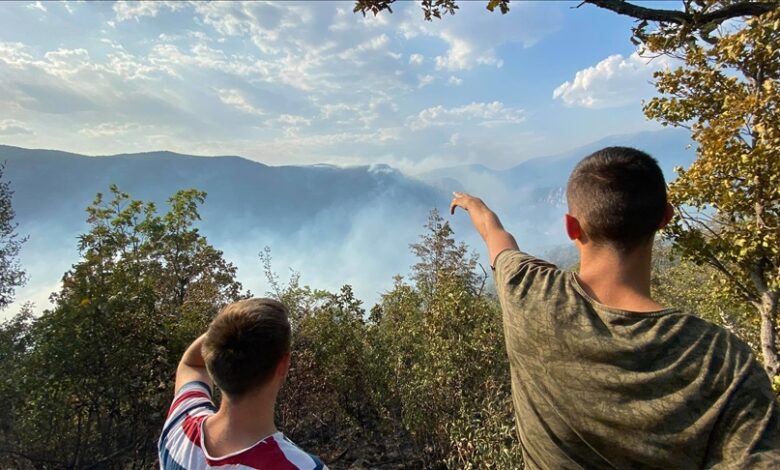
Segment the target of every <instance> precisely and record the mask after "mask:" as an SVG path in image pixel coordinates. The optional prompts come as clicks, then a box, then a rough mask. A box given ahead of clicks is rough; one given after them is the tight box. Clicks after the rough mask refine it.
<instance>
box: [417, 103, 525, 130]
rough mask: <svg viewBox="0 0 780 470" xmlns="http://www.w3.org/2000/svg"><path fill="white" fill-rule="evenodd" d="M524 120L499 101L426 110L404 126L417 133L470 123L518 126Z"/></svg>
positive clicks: (519, 113)
mask: <svg viewBox="0 0 780 470" xmlns="http://www.w3.org/2000/svg"><path fill="white" fill-rule="evenodd" d="M524 120H525V113H524V111H523V110H522V109H519V108H512V107H507V106H504V103H502V102H500V101H493V102H492V103H476V102H474V103H471V104H467V105H463V106H458V107H455V108H447V107H444V106H442V105H439V106H434V107H431V108H426V109H423V110H422V111H420V112H419V113H418V114H416V115H414V116H410V117H409V118H407V121H406V125H407V126H408V127H409V128H410V129H412V130H414V131H419V130H422V129H427V128H429V127H442V126H451V125H456V124H463V123H464V122H472V123H475V124H477V125H479V126H483V127H495V126H499V125H505V124H519V123H521V122H523V121H524Z"/></svg>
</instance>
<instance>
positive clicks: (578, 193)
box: [566, 147, 667, 251]
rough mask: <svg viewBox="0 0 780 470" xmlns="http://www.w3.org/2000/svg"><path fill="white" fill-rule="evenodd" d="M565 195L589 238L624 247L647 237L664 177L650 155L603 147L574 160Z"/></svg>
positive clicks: (656, 222)
mask: <svg viewBox="0 0 780 470" xmlns="http://www.w3.org/2000/svg"><path fill="white" fill-rule="evenodd" d="M566 198H567V200H568V203H569V211H570V213H571V214H572V215H573V216H574V217H576V218H577V219H578V220H579V222H580V226H581V228H582V230H583V231H584V232H585V235H586V236H587V237H588V238H589V239H590V240H592V241H593V242H595V243H597V244H606V245H610V246H612V247H613V248H615V249H617V250H619V251H630V250H633V249H634V248H636V247H638V246H640V245H642V244H644V243H646V242H648V241H650V240H651V239H652V237H653V235H654V234H655V232H656V231H657V230H658V227H659V226H660V225H661V222H662V220H663V217H664V213H665V211H666V204H667V200H666V182H665V181H664V175H663V172H662V171H661V168H660V167H659V166H658V162H657V161H656V160H655V159H654V158H653V157H651V156H650V155H648V154H646V153H644V152H642V151H639V150H636V149H633V148H630V147H607V148H605V149H602V150H599V151H598V152H595V153H593V154H591V155H589V156H587V157H585V158H584V159H583V160H582V161H580V162H579V164H577V166H576V167H575V168H574V171H573V172H572V174H571V176H570V177H569V183H568V185H567V188H566Z"/></svg>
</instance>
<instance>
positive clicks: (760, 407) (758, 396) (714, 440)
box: [706, 359, 780, 469]
mask: <svg viewBox="0 0 780 470" xmlns="http://www.w3.org/2000/svg"><path fill="white" fill-rule="evenodd" d="M751 362H752V363H751V364H750V365H749V366H748V367H747V368H746V369H747V372H746V373H745V374H744V376H743V379H742V380H741V382H740V383H739V385H738V386H737V387H736V388H735V391H734V392H733V394H731V396H729V397H728V401H727V404H726V408H725V410H724V412H723V414H722V415H721V416H720V418H719V419H718V423H717V425H716V426H715V429H714V432H713V434H712V437H711V443H710V453H709V454H710V455H708V462H707V465H706V467H707V468H718V469H720V468H723V469H729V468H780V410H779V409H778V402H777V398H776V397H775V395H774V393H773V392H772V387H771V385H770V383H769V378H768V377H767V375H766V373H765V372H764V370H763V369H762V368H761V366H760V365H759V364H758V362H756V361H755V360H754V359H753V360H752V361H751Z"/></svg>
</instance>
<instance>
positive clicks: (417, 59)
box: [409, 54, 425, 65]
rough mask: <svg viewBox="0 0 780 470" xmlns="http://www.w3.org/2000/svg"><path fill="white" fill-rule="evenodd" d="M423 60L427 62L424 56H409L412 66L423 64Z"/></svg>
mask: <svg viewBox="0 0 780 470" xmlns="http://www.w3.org/2000/svg"><path fill="white" fill-rule="evenodd" d="M423 60H425V57H424V56H423V55H422V54H412V55H410V56H409V64H410V65H420V64H422V63H423Z"/></svg>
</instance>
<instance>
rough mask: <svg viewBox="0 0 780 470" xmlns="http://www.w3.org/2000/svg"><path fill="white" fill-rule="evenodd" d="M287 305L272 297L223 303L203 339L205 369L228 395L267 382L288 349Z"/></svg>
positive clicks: (238, 393)
mask: <svg viewBox="0 0 780 470" xmlns="http://www.w3.org/2000/svg"><path fill="white" fill-rule="evenodd" d="M290 338H291V331H290V321H289V319H288V314H287V308H285V306H284V305H282V303H281V302H278V301H276V300H272V299H247V300H241V301H238V302H235V303H232V304H230V305H228V306H226V307H225V308H224V309H222V311H221V312H220V313H219V314H218V315H217V317H216V318H214V321H212V322H211V325H210V326H209V329H208V331H207V332H206V337H205V338H204V340H203V346H202V352H203V359H204V361H205V363H206V369H207V370H208V372H209V375H210V376H211V378H212V379H213V380H214V383H215V384H216V385H217V387H219V388H220V389H221V390H222V391H223V392H224V393H225V394H227V395H228V396H233V397H239V396H241V395H244V394H245V393H247V392H248V391H250V390H251V389H253V388H255V387H258V386H261V385H264V384H265V383H267V382H268V381H269V380H270V379H271V377H272V376H273V374H274V372H275V371H276V366H277V365H278V364H279V361H280V360H281V359H282V357H284V355H285V354H288V353H289V352H290Z"/></svg>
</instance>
